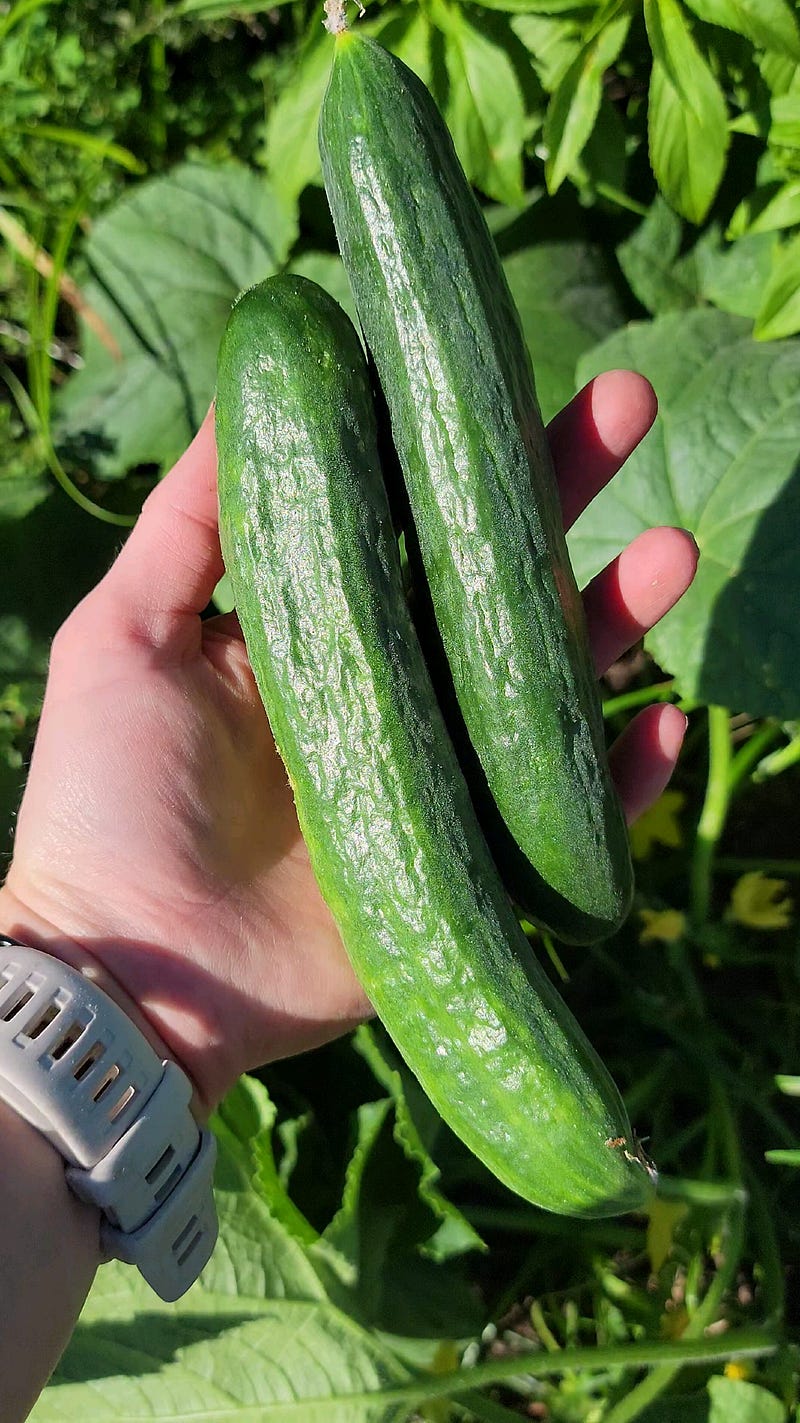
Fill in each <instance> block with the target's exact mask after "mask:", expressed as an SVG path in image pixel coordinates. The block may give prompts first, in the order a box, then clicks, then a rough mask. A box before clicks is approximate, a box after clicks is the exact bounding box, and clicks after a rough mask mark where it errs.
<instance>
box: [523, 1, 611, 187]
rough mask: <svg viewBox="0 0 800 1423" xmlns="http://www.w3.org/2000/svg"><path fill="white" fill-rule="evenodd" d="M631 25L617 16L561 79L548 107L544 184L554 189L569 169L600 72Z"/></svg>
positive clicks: (589, 121)
mask: <svg viewBox="0 0 800 1423" xmlns="http://www.w3.org/2000/svg"><path fill="white" fill-rule="evenodd" d="M629 27H630V14H629V13H627V12H625V11H623V12H622V14H620V15H617V16H616V17H615V18H613V19H612V20H611V21H610V22H609V23H608V24H606V25H604V27H603V29H602V30H601V31H600V33H599V34H598V35H596V36H595V37H594V38H593V39H592V40H590V42H589V43H588V44H586V45H584V47H583V49H582V50H581V52H580V54H579V55H578V57H577V59H575V60H574V62H573V63H572V64H571V65H570V67H569V69H568V70H567V72H566V74H565V75H564V78H563V79H562V80H561V83H560V84H559V86H558V88H557V89H556V92H555V93H554V95H553V97H552V99H551V100H550V104H549V106H548V109H547V116H546V118H545V124H544V142H545V146H546V148H547V150H548V158H547V162H546V165H545V174H546V177H547V186H548V189H549V191H550V192H551V193H555V192H557V190H558V188H559V187H560V186H561V184H562V183H563V181H564V179H565V178H566V177H567V175H568V174H569V173H570V172H571V170H572V168H573V167H574V164H575V162H576V159H577V158H578V155H579V154H580V153H581V152H582V150H583V148H584V146H585V144H586V142H587V140H588V138H589V135H590V134H591V132H592V129H593V127H594V123H595V120H596V118H597V113H598V110H599V108H600V99H601V97H602V91H603V75H604V74H605V72H606V70H607V69H608V67H609V65H610V64H613V63H614V60H615V59H616V58H617V56H618V55H619V52H620V50H621V49H622V46H623V44H624V43H625V38H626V35H627V33H628V29H629Z"/></svg>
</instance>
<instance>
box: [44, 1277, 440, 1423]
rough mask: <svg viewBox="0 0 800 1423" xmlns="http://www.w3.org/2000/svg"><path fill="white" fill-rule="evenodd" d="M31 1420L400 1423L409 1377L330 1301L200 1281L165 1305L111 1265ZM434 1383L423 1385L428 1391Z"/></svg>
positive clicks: (63, 1422) (404, 1414) (61, 1422)
mask: <svg viewBox="0 0 800 1423" xmlns="http://www.w3.org/2000/svg"><path fill="white" fill-rule="evenodd" d="M102 1276H106V1277H107V1279H108V1285H107V1288H106V1289H105V1290H102V1291H101V1290H97V1288H95V1289H94V1290H93V1291H92V1294H91V1295H90V1297H89V1302H88V1304H87V1307H86V1308H85V1310H84V1314H83V1316H82V1317H81V1320H80V1322H79V1323H78V1325H77V1327H76V1329H75V1333H74V1335H73V1338H72V1341H71V1343H70V1345H69V1348H68V1350H67V1353H66V1355H65V1357H64V1359H63V1360H62V1362H61V1364H60V1365H59V1368H58V1371H57V1375H56V1381H55V1383H54V1384H51V1386H50V1387H48V1388H47V1389H46V1390H45V1392H44V1393H43V1394H42V1396H41V1398H40V1399H39V1402H38V1403H37V1404H36V1406H35V1407H34V1410H33V1412H32V1414H31V1415H30V1417H31V1423H74V1420H75V1419H76V1418H80V1417H84V1418H86V1419H90V1420H91V1423H106V1420H107V1421H108V1423H112V1420H113V1423H142V1421H143V1420H145V1419H147V1420H149V1423H159V1420H163V1423H191V1420H195V1419H200V1418H213V1419H214V1423H240V1420H241V1419H242V1418H243V1417H245V1418H248V1419H250V1420H252V1423H256V1420H257V1423H298V1420H299V1419H302V1420H303V1423H400V1420H403V1419H406V1418H407V1417H408V1408H407V1407H405V1408H402V1407H398V1406H397V1405H396V1404H395V1405H394V1406H389V1407H387V1406H386V1405H385V1404H382V1403H381V1402H380V1399H379V1398H377V1399H376V1398H373V1399H372V1400H371V1399H370V1397H369V1395H370V1394H377V1393H379V1391H380V1390H381V1389H382V1388H386V1387H387V1386H389V1385H391V1384H397V1383H401V1382H404V1381H406V1380H407V1379H408V1377H409V1375H408V1371H407V1370H406V1369H404V1368H403V1366H402V1365H400V1364H399V1363H398V1362H397V1361H396V1360H395V1359H394V1358H393V1357H392V1355H391V1354H390V1353H389V1351H388V1350H387V1349H386V1348H385V1347H384V1346H383V1345H381V1344H380V1343H379V1342H378V1341H377V1340H376V1339H373V1338H372V1337H370V1335H369V1334H368V1333H367V1332H366V1331H365V1330H363V1329H361V1328H359V1326H358V1325H356V1324H354V1323H353V1322H352V1321H351V1320H349V1319H348V1318H347V1317H346V1315H343V1314H342V1313H341V1312H340V1311H339V1310H337V1309H336V1308H335V1307H334V1306H333V1305H330V1304H328V1303H327V1302H325V1301H324V1300H313V1301H299V1300H280V1299H279V1300H271V1301H270V1300H250V1299H248V1298H247V1297H246V1296H241V1297H240V1298H230V1297H228V1296H226V1295H215V1294H212V1293H210V1292H209V1291H206V1290H203V1289H202V1288H199V1287H198V1286H194V1287H193V1289H192V1290H190V1292H189V1294H188V1295H185V1296H184V1298H183V1299H182V1300H180V1301H179V1302H178V1304H176V1305H163V1304H160V1302H159V1301H158V1300H157V1299H156V1298H155V1297H154V1296H153V1294H152V1291H150V1290H148V1289H147V1287H145V1291H146V1293H145V1294H144V1295H142V1292H141V1291H139V1290H138V1289H137V1287H136V1284H135V1276H136V1272H135V1271H133V1270H131V1268H130V1267H129V1266H127V1267H125V1266H120V1267H117V1266H116V1265H115V1264H111V1265H107V1266H104V1267H103V1269H102V1271H101V1277H102ZM423 1388H424V1385H421V1388H420V1392H421V1393H422V1391H423Z"/></svg>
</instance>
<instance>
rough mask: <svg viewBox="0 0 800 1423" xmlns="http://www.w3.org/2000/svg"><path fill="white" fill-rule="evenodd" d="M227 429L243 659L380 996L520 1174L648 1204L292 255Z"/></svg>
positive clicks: (227, 499)
mask: <svg viewBox="0 0 800 1423" xmlns="http://www.w3.org/2000/svg"><path fill="white" fill-rule="evenodd" d="M216 431H217V444H218V456H219V501H220V529H221V539H222V548H223V554H224V558H225V565H226V568H227V570H228V573H229V575H230V579H231V583H232V585H233V592H234V596H235V602H236V608H237V611H238V614H239V619H240V622H241V626H242V629H243V632H244V637H245V641H246V645H247V650H248V653H249V656H250V661H251V664H252V667H253V671H254V674H255V677H256V681H257V684H258V688H259V691H260V693H261V697H262V700H263V702H264V706H265V708H266V712H267V716H268V718H269V722H270V726H271V728H272V733H273V735H274V738H275V743H276V745H277V748H278V751H279V753H280V755H281V757H282V759H283V762H284V765H285V767H286V770H287V773H288V777H289V781H290V783H291V786H292V789H293V792H294V796H295V802H296V806H297V814H298V819H299V823H300V827H301V830H302V833H303V836H304V838H305V842H306V845H307V846H308V851H309V855H310V859H311V864H312V867H313V870H314V873H315V875H316V878H317V882H318V884H319V886H320V889H321V892H322V894H323V896H324V898H325V900H326V902H327V903H328V905H329V906H330V909H331V911H332V913H333V916H334V918H335V920H336V923H337V925H338V928H339V932H340V934H341V937H342V941H343V943H344V946H345V948H346V950H347V953H348V955H349V957H350V959H351V962H352V964H353V967H354V969H355V972H356V974H357V975H358V977H359V978H360V980H361V982H362V984H363V985H364V988H365V989H366V992H367V994H368V995H369V997H370V999H371V1001H372V1003H373V1005H374V1007H375V1009H376V1011H377V1013H378V1014H379V1016H380V1017H381V1019H382V1020H383V1022H384V1024H385V1025H386V1028H387V1030H388V1031H389V1033H390V1034H391V1035H392V1037H393V1038H394V1040H395V1042H396V1044H397V1046H398V1048H399V1050H400V1052H401V1053H402V1054H403V1056H404V1057H405V1059H406V1061H407V1062H408V1065H409V1067H410V1068H411V1070H412V1071H413V1072H414V1073H415V1074H416V1076H417V1077H418V1078H419V1081H420V1083H421V1084H422V1086H423V1088H424V1089H425V1091H426V1092H427V1093H428V1095H429V1096H430V1098H431V1100H432V1102H433V1103H434V1105H435V1106H436V1107H437V1108H438V1110H439V1112H440V1113H441V1115H442V1116H443V1117H444V1119H445V1120H446V1121H447V1122H448V1123H449V1125H450V1126H451V1127H452V1129H453V1130H454V1131H455V1132H456V1133H457V1134H458V1136H460V1137H461V1138H462V1140H463V1141H464V1142H465V1143H466V1144H467V1146H468V1147H470V1149H471V1150H472V1151H473V1152H474V1153H475V1154H476V1155H477V1156H479V1157H480V1158H481V1160H483V1161H484V1162H485V1163H486V1165H487V1166H488V1167H489V1168H490V1169H491V1170H492V1171H493V1172H494V1173H495V1174H496V1175H497V1176H498V1177H499V1178H500V1180H502V1181H504V1182H505V1184H506V1185H507V1186H509V1187H510V1188H511V1189H512V1190H514V1191H516V1192H518V1193H519V1194H520V1195H521V1196H524V1197H525V1198H526V1199H527V1200H529V1201H532V1202H534V1203H535V1204H537V1205H539V1206H543V1207H545V1208H546V1209H549V1210H552V1211H557V1212H561V1213H565V1214H569V1215H576V1216H602V1215H609V1214H613V1213H616V1212H619V1211H624V1210H629V1209H634V1208H636V1207H638V1206H640V1205H641V1204H642V1203H643V1202H644V1201H645V1199H646V1198H647V1195H648V1192H649V1190H650V1179H649V1175H648V1171H647V1168H646V1166H645V1163H644V1161H643V1160H640V1159H639V1155H638V1151H637V1148H636V1146H635V1143H634V1139H633V1136H632V1133H631V1128H630V1125H629V1123H628V1120H627V1117H626V1114H625V1109H624V1107H623V1104H622V1101H621V1099H620V1096H619V1093H618V1092H617V1089H616V1087H615V1086H614V1084H613V1083H612V1081H611V1078H610V1077H609V1075H608V1073H607V1071H606V1069H605V1068H604V1067H603V1065H602V1063H601V1062H600V1060H599V1058H598V1057H597V1055H596V1053H595V1052H594V1050H593V1048H592V1047H591V1046H590V1044H589V1043H588V1041H587V1040H586V1038H585V1037H584V1035H583V1033H582V1032H581V1029H580V1028H579V1027H578V1025H577V1023H576V1022H575V1020H574V1019H573V1017H572V1016H571V1014H570V1013H569V1011H568V1009H567V1008H566V1006H565V1004H564V1003H563V1001H562V1000H561V998H560V997H559V995H558V994H557V993H556V991H555V989H554V988H553V987H552V985H551V984H550V982H549V980H548V979H547V977H546V976H545V974H544V971H543V969H542V968H541V967H540V966H539V965H538V963H537V962H536V960H535V958H534V956H533V954H532V952H531V950H530V947H529V945H528V943H527V940H526V939H525V936H524V935H523V933H522V931H521V929H520V927H519V924H518V922H517V919H516V917H515V914H514V912H513V909H512V906H511V903H510V900H509V899H508V896H507V894H506V892H505V890H504V889H503V886H502V884H501V881H500V879H499V877H498V874H497V870H496V868H495V866H494V863H493V861H492V859H491V856H490V854H489V851H488V848H487V846H486V843H485V840H484V839H483V836H482V833H481V831H480V828H479V826H478V823H477V820H476V818H475V814H474V811H473V808H472V805H471V802H470V799H469V794H468V791H467V787H466V783H465V781H464V778H463V775H462V773H461V770H460V767H459V765H458V762H457V760H456V757H455V754H454V752H453V749H452V746H451V744H450V741H449V739H448V736H447V732H446V729H445V726H444V722H443V720H442V717H441V713H440V711H439V707H438V704H437V702H436V699H435V696H434V693H433V690H432V687H431V683H430V679H429V676H428V672H427V669H426V666H425V663H424V660H423V657H422V653H421V651H420V647H419V644H418V642H417V639H416V635H415V633H414V629H413V626H412V623H411V620H410V615H409V611H408V606H407V604H406V601H405V597H404V594H403V589H402V581H401V569H400V558H399V553H398V547H397V539H396V536H395V534H394V531H393V528H392V522H391V517H390V513H389V507H388V501H387V496H386V491H385V488H384V485H383V481H382V477H381V471H380V466H379V459H378V453H377V446H376V438H377V435H376V426H375V415H374V409H373V405H372V399H371V393H370V385H369V377H368V372H367V367H366V362H365V359H364V355H363V352H362V349H361V346H360V343H359V340H358V337H357V335H356V332H355V330H354V328H353V326H352V324H351V323H350V321H349V319H348V318H347V317H346V316H345V314H344V313H343V312H342V311H341V309H340V308H339V307H338V306H337V305H336V303H335V302H334V301H333V299H332V298H331V297H329V296H328V295H327V293H325V292H323V291H322V290H320V288H318V287H316V286H315V285H314V284H313V283H311V282H309V281H307V280H305V279H303V278H301V277H296V276H285V275H284V276H279V277H274V278H272V279H271V280H269V281H267V282H265V283H264V284H263V285H261V286H258V287H255V288H253V289H252V290H251V291H249V292H248V293H246V294H245V295H244V296H243V297H242V298H241V299H240V300H239V302H238V304H237V305H236V306H235V307H234V309H233V311H232V314H231V317H230V320H229V323H228V327H227V330H226V333H225V336H224V339H223V342H222V347H221V351H220V358H219V372H218V385H217V404H216ZM266 813H267V814H268V813H269V811H268V809H267V811H266Z"/></svg>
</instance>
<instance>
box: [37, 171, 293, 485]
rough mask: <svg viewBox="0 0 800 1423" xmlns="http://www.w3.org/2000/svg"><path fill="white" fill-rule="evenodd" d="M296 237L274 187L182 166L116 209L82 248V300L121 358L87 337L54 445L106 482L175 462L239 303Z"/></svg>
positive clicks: (198, 417)
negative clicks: (63, 445)
mask: <svg viewBox="0 0 800 1423" xmlns="http://www.w3.org/2000/svg"><path fill="white" fill-rule="evenodd" d="M296 233H297V222H296V217H295V214H294V212H293V211H292V210H291V209H290V208H288V207H287V206H286V205H285V204H284V203H283V202H282V201H281V200H280V199H278V198H277V197H276V196H275V194H274V192H273V191H272V189H271V188H270V186H269V184H268V183H267V182H266V181H265V180H264V179H263V178H262V177H260V176H259V175H258V174H256V173H254V172H251V171H250V170H248V169H246V168H242V167H238V166H233V165H232V166H230V167H224V168H216V167H211V166H206V165H201V164H186V165H184V166H182V167H180V168H177V169H175V170H174V172H172V173H171V174H169V175H168V176H167V177H164V178H155V179H153V180H152V181H151V182H148V183H142V184H141V185H140V186H139V187H137V188H135V189H133V190H132V192H130V193H128V194H126V196H125V197H123V198H122V199H121V200H120V201H119V202H118V203H116V204H115V205H114V206H113V207H111V208H109V210H108V211H107V212H106V213H104V215H103V216H102V217H101V218H99V219H98V221H97V222H96V223H95V225H94V228H93V230H92V232H91V234H90V236H89V240H88V242H87V245H86V250H85V259H86V261H87V263H88V266H89V269H90V271H91V273H92V276H93V280H92V281H91V282H89V283H88V284H87V285H86V286H85V288H84V292H85V295H86V297H87V300H88V301H89V303H90V305H91V306H92V307H93V308H94V309H95V311H97V313H98V314H99V315H100V316H101V317H102V319H103V320H104V321H105V323H106V325H107V327H108V328H109V330H110V331H111V333H112V335H113V336H114V338H115V339H116V341H117V344H118V346H119V348H120V351H121V353H122V359H121V360H119V361H117V360H115V359H114V358H113V357H112V356H111V355H110V354H109V352H108V350H107V349H106V348H105V346H103V345H101V343H100V342H99V340H98V338H97V337H96V335H94V333H93V332H91V331H89V330H88V329H86V330H84V357H85V367H84V369H83V370H81V371H79V372H77V374H76V375H74V376H73V377H72V378H71V379H70V380H69V381H68V382H67V384H66V386H65V388H64V391H63V393H62V395H61V397H60V400H59V407H58V409H59V419H58V427H57V434H58V437H59V440H60V441H61V442H65V441H66V442H68V443H70V444H72V443H75V442H78V443H79V444H80V445H81V446H82V447H83V451H84V453H85V454H86V456H87V457H89V456H91V461H92V467H93V468H94V470H95V472H96V473H98V474H99V475H101V477H103V478H112V477H118V476H120V475H122V474H124V473H125V471H126V470H128V469H131V468H133V467H134V466H135V465H140V464H157V465H161V466H166V465H168V464H169V463H170V462H171V461H173V460H174V459H175V458H177V456H178V455H179V454H181V452H182V451H183V450H184V449H185V448H186V446H187V444H188V443H189V441H190V440H191V438H192V436H193V435H194V434H195V431H196V430H197V429H198V427H199V425H200V422H201V421H202V419H203V416H204V415H205V412H206V410H207V409H208V406H209V404H210V402H211V397H212V395H213V393H214V383H215V379H216V357H217V347H218V346H219V342H220V338H221V336H222V332H223V331H224V329H225V322H226V320H227V317H228V312H229V310H230V307H231V304H232V302H233V301H234V299H235V297H236V296H237V295H238V293H239V292H240V291H241V290H242V289H243V288H244V287H248V286H251V285H252V284H253V283H254V282H256V281H260V280H261V279H262V278H264V277H268V276H270V275H271V273H273V272H275V271H276V270H277V269H278V268H279V267H281V266H283V264H284V262H285V261H286V257H287V255H288V252H289V248H290V247H291V245H292V243H293V241H294V239H295V236H296Z"/></svg>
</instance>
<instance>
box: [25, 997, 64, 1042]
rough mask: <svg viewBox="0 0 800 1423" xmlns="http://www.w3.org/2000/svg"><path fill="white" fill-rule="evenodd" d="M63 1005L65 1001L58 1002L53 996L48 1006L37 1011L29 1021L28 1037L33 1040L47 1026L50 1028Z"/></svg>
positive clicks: (26, 1034) (26, 1033) (26, 1030)
mask: <svg viewBox="0 0 800 1423" xmlns="http://www.w3.org/2000/svg"><path fill="white" fill-rule="evenodd" d="M63 1006H64V1005H63V1003H58V1002H57V1001H56V999H55V998H52V999H51V1000H50V1002H49V1003H48V1004H47V1007H46V1008H44V1009H42V1010H41V1011H37V1013H36V1014H35V1016H34V1017H33V1018H32V1019H31V1021H30V1023H28V1026H27V1027H26V1028H25V1036H26V1038H30V1039H31V1040H33V1039H34V1038H38V1037H39V1036H40V1035H41V1034H42V1033H43V1032H44V1030H45V1028H49V1027H50V1024H51V1023H53V1022H54V1021H55V1019H56V1018H57V1017H58V1015H59V1013H60V1012H61V1010H62V1008H63Z"/></svg>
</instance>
